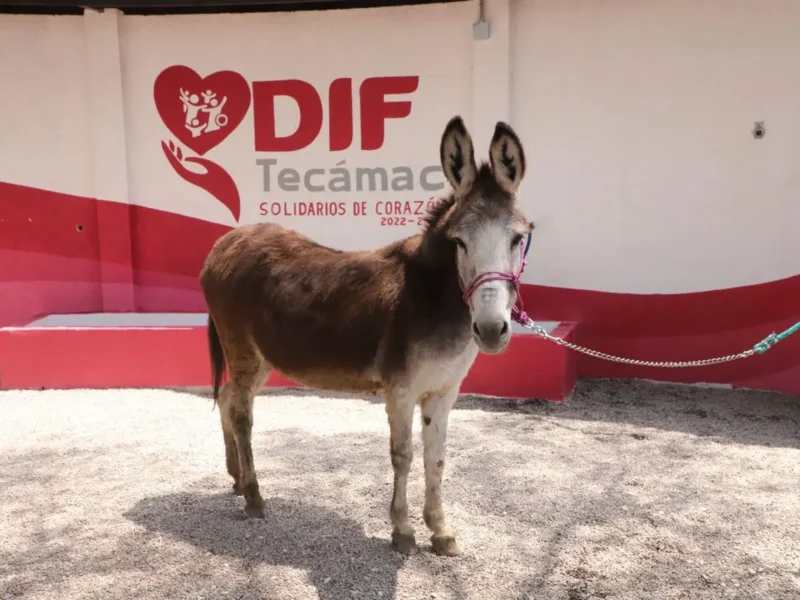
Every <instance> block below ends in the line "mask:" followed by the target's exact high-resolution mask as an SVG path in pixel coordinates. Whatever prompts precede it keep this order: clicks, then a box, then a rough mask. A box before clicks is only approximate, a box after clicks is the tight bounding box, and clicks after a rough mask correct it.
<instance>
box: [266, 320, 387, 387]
mask: <svg viewBox="0 0 800 600" xmlns="http://www.w3.org/2000/svg"><path fill="white" fill-rule="evenodd" d="M286 325H287V323H286V322H284V323H283V327H278V328H276V329H273V331H272V332H269V333H267V332H265V334H264V335H262V336H259V338H260V339H258V340H257V341H258V346H259V348H260V350H261V353H262V355H263V356H264V359H265V360H266V361H267V362H268V363H269V364H270V365H271V366H272V368H273V369H275V370H277V371H279V372H280V373H281V374H282V375H284V376H285V377H288V378H289V379H292V380H294V381H296V382H297V383H301V384H303V385H306V386H308V387H314V388H319V389H326V390H331V391H340V392H353V393H364V392H378V391H380V390H381V389H382V384H381V379H380V375H379V373H378V369H377V368H376V359H377V354H378V340H377V339H375V337H374V334H373V335H372V336H370V335H363V336H362V337H358V336H354V335H351V334H343V333H342V332H341V331H337V330H336V329H335V328H333V329H332V328H322V329H317V328H311V327H309V326H308V325H306V326H305V327H303V326H301V325H300V324H297V326H295V327H293V328H291V329H292V330H293V331H286V329H285V328H286ZM270 334H271V335H270Z"/></svg>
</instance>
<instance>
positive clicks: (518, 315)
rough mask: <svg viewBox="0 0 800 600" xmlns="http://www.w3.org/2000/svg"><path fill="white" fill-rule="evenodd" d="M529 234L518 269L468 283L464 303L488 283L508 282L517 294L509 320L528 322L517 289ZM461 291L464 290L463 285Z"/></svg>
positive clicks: (485, 275)
mask: <svg viewBox="0 0 800 600" xmlns="http://www.w3.org/2000/svg"><path fill="white" fill-rule="evenodd" d="M531 233H532V232H531ZM531 233H528V241H527V242H526V243H525V248H523V249H521V250H520V255H521V257H520V258H521V260H520V261H519V269H517V270H516V271H515V272H514V273H504V272H502V271H487V272H485V273H481V274H480V275H478V276H477V277H476V278H475V279H473V280H472V283H470V284H469V286H467V289H466V290H464V302H469V299H470V296H472V294H474V293H475V290H477V289H478V288H479V287H480V286H481V285H483V284H484V283H486V282H488V281H510V282H511V284H512V285H513V286H514V289H515V290H516V292H517V301H516V303H515V304H514V306H513V307H512V309H511V318H512V319H514V320H515V321H516V322H517V323H525V322H526V321H527V320H528V315H527V313H526V312H525V307H524V306H523V304H522V294H521V292H520V288H519V279H520V276H521V275H522V271H524V270H525V265H526V264H527V259H526V257H527V255H528V249H529V248H530V247H531ZM459 281H460V279H459ZM461 289H462V290H463V289H464V286H463V284H462V286H461Z"/></svg>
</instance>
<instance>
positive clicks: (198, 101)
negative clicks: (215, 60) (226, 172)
mask: <svg viewBox="0 0 800 600" xmlns="http://www.w3.org/2000/svg"><path fill="white" fill-rule="evenodd" d="M153 97H154V99H155V102H156V109H157V110H158V114H159V115H161V120H162V121H164V125H166V126H167V128H168V129H169V130H170V131H171V132H172V134H173V135H174V136H175V137H177V138H178V139H179V140H180V141H181V142H183V144H184V145H185V146H187V147H189V148H191V149H192V150H193V151H194V152H196V153H197V154H200V155H201V156H202V155H203V154H205V153H206V152H208V151H209V150H211V149H212V148H213V147H214V146H216V145H217V144H219V143H220V142H221V141H222V140H224V139H225V138H226V137H228V136H229V135H230V134H231V132H232V131H233V130H234V129H236V127H237V126H238V125H239V123H241V122H242V119H244V115H245V114H246V113H247V109H248V108H250V86H249V85H248V84H247V81H246V80H245V78H244V77H242V76H241V75H239V73H235V72H234V71H217V72H216V73H212V74H211V75H209V76H208V77H206V78H205V79H203V78H201V77H200V75H198V74H197V73H195V72H194V71H193V70H192V69H190V68H189V67H186V66H184V65H174V66H172V67H167V68H166V69H164V70H163V71H161V73H159V75H158V77H156V81H155V83H154V84H153Z"/></svg>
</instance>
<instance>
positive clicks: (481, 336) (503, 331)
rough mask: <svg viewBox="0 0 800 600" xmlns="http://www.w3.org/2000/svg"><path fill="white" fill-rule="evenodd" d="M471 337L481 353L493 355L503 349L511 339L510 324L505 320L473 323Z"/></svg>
mask: <svg viewBox="0 0 800 600" xmlns="http://www.w3.org/2000/svg"><path fill="white" fill-rule="evenodd" d="M472 335H473V337H474V338H475V341H476V342H477V343H478V347H479V348H480V349H481V351H483V352H486V353H487V354H494V353H495V352H500V351H502V350H503V349H505V347H506V345H507V344H508V340H509V339H510V338H511V323H509V322H508V321H507V320H506V319H496V320H491V321H490V320H487V321H473V323H472Z"/></svg>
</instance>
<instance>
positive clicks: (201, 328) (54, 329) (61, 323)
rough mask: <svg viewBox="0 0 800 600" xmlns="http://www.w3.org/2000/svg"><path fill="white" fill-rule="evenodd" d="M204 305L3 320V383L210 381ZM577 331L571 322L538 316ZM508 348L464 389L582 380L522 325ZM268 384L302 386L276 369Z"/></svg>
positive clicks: (552, 393)
mask: <svg viewBox="0 0 800 600" xmlns="http://www.w3.org/2000/svg"><path fill="white" fill-rule="evenodd" d="M206 322H207V315H206V314H205V313H89V314H53V315H48V316H46V317H43V318H41V319H37V320H35V321H32V322H31V323H28V324H27V325H24V326H22V327H4V328H0V389H48V388H49V389H67V388H73V389H74V388H122V387H134V388H150V387H181V386H204V385H209V384H210V378H211V375H210V368H209V361H208V343H207V338H206ZM540 325H542V326H543V327H545V329H547V330H548V332H549V333H553V334H554V335H557V336H560V337H563V338H565V339H568V340H570V339H572V337H573V335H574V330H575V325H574V324H573V323H555V322H544V323H540ZM512 331H513V333H514V337H513V338H512V340H511V343H510V344H509V347H508V349H507V350H506V351H505V352H503V353H502V354H498V355H494V356H488V355H484V354H480V355H479V356H478V359H477V360H476V361H475V364H474V365H473V367H472V369H471V370H470V372H469V374H468V375H467V378H466V379H465V380H464V383H463V384H462V386H461V392H462V393H465V394H481V395H488V396H498V397H504V398H515V399H543V400H551V401H555V402H559V401H562V400H564V399H565V398H567V397H568V396H569V394H570V393H571V392H572V389H573V387H574V385H575V380H576V365H575V359H576V357H575V356H574V354H573V353H571V352H570V351H569V350H566V349H564V348H562V347H560V346H558V345H557V344H554V343H552V342H549V341H547V340H544V339H542V338H541V337H539V336H537V335H534V334H532V333H531V332H530V331H528V330H526V329H524V328H522V327H521V326H519V325H516V324H515V325H514V328H513V330H512ZM266 385H267V387H298V384H297V383H295V382H293V381H291V380H289V379H286V378H285V377H283V376H281V375H280V374H279V373H276V372H273V373H271V374H270V378H269V380H268V381H267V384H266Z"/></svg>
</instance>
